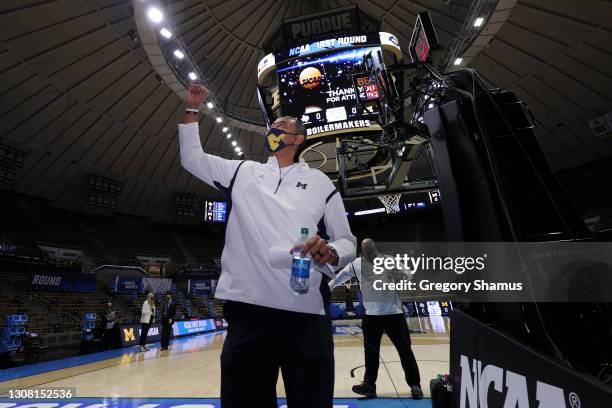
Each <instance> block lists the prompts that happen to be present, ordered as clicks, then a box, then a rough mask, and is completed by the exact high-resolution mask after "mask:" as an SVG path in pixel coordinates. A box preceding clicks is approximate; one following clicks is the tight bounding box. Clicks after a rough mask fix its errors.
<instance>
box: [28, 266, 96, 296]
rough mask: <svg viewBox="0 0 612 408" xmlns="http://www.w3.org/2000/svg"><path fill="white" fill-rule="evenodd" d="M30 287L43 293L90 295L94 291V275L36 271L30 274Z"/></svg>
mask: <svg viewBox="0 0 612 408" xmlns="http://www.w3.org/2000/svg"><path fill="white" fill-rule="evenodd" d="M30 287H31V289H32V290H39V291H45V292H77V293H92V292H95V291H96V275H94V274H91V273H81V272H77V271H53V270H49V271H45V270H43V271H36V272H32V273H31V274H30Z"/></svg>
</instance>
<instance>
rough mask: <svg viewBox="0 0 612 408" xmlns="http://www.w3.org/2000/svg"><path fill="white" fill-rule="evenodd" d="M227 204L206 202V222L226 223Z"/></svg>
mask: <svg viewBox="0 0 612 408" xmlns="http://www.w3.org/2000/svg"><path fill="white" fill-rule="evenodd" d="M226 212H227V203H226V202H224V201H204V221H206V222H225V218H226Z"/></svg>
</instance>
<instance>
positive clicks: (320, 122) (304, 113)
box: [277, 47, 380, 137]
mask: <svg viewBox="0 0 612 408" xmlns="http://www.w3.org/2000/svg"><path fill="white" fill-rule="evenodd" d="M379 51H380V47H364V48H352V49H349V50H344V51H339V52H333V53H328V54H323V55H321V54H317V55H311V56H302V57H299V58H296V59H293V60H291V61H288V62H285V63H282V64H279V66H278V69H277V75H278V85H279V92H280V100H281V112H282V114H283V115H290V116H295V117H297V118H300V119H301V121H302V123H304V125H305V126H306V133H307V136H308V137H312V136H319V135H325V134H336V133H347V132H354V131H356V130H373V129H377V126H378V125H377V124H376V122H375V119H376V118H377V116H378V112H377V111H376V110H375V109H372V107H369V108H364V107H359V106H358V104H357V95H356V93H355V87H354V86H353V75H354V74H357V73H359V72H363V57H364V56H365V55H367V54H368V53H371V54H372V57H373V58H374V60H375V61H376V62H377V63H378V64H380V61H378V58H379Z"/></svg>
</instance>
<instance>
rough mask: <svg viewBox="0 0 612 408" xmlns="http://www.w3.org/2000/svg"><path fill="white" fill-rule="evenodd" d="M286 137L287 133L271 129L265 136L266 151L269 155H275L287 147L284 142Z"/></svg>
mask: <svg viewBox="0 0 612 408" xmlns="http://www.w3.org/2000/svg"><path fill="white" fill-rule="evenodd" d="M286 136H287V132H285V131H284V130H282V129H277V128H273V127H271V128H270V129H268V133H267V134H266V140H265V145H266V149H268V151H269V152H270V153H275V152H278V151H280V150H282V149H284V148H285V147H287V146H289V145H288V144H286V143H285V140H284V139H285V137H286Z"/></svg>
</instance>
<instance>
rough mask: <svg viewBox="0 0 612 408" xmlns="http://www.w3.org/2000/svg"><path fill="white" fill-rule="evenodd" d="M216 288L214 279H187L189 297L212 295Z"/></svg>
mask: <svg viewBox="0 0 612 408" xmlns="http://www.w3.org/2000/svg"><path fill="white" fill-rule="evenodd" d="M216 287H217V280H216V279H189V280H188V281H187V292H188V293H189V294H191V295H212V294H214V293H215V288H216Z"/></svg>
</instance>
